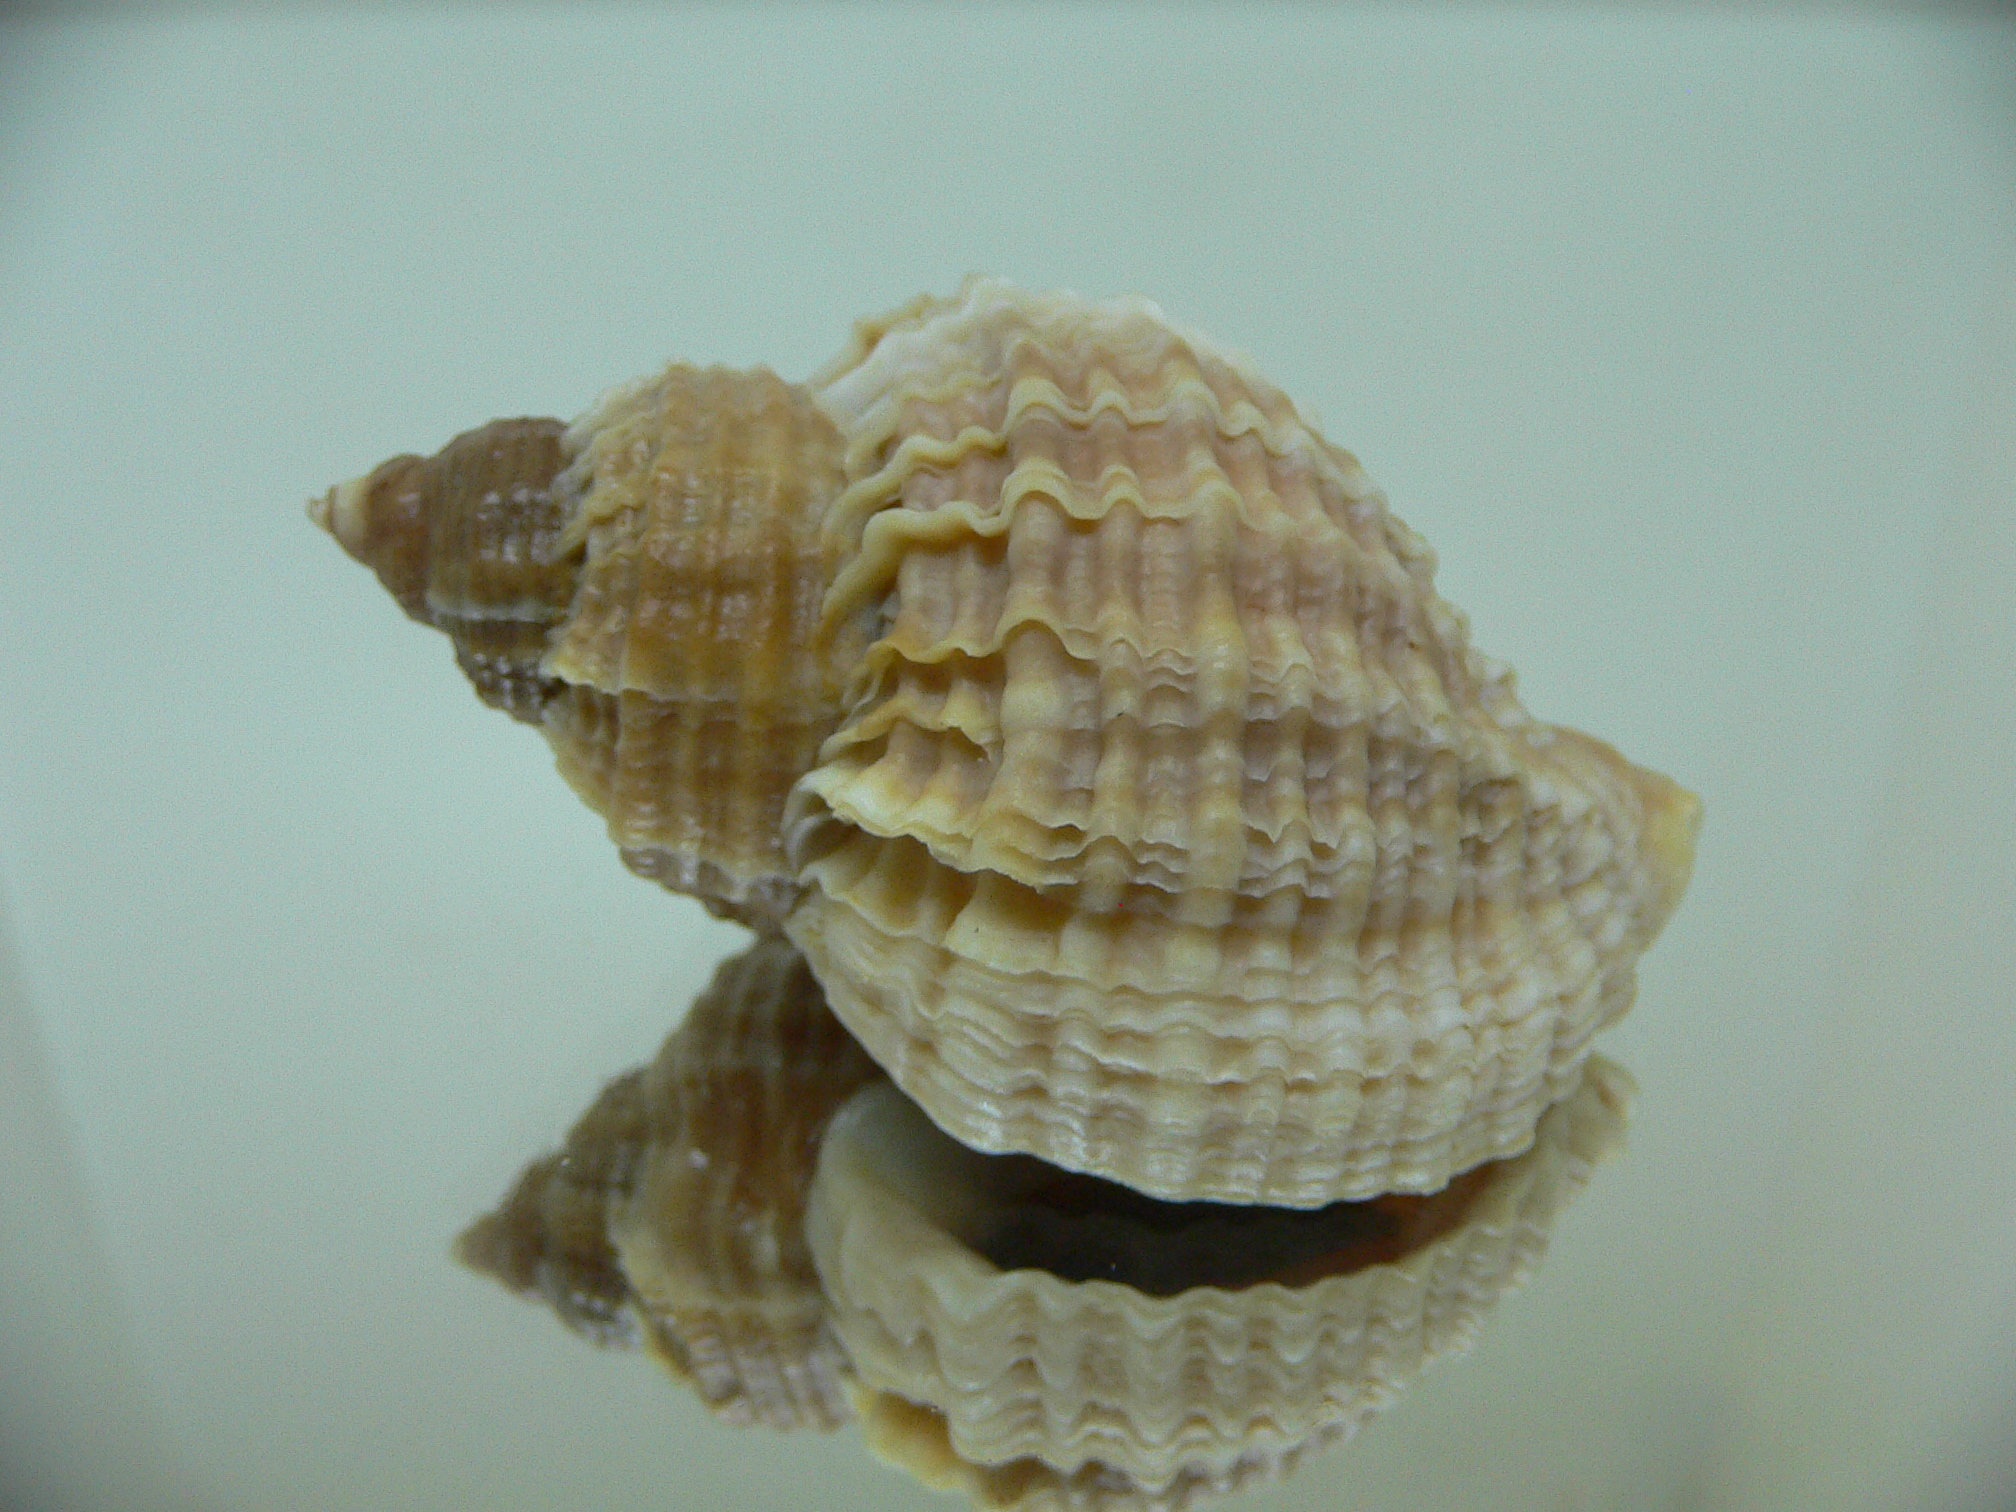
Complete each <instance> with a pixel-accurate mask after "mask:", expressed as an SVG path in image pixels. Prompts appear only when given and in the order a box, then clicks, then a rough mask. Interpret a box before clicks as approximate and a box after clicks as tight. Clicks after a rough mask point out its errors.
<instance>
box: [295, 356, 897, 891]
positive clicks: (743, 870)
mask: <svg viewBox="0 0 2016 1512" xmlns="http://www.w3.org/2000/svg"><path fill="white" fill-rule="evenodd" d="M840 447H841V442H840V437H839V434H838V432H837V431H836V430H835V429H834V427H833V425H832V423H831V422H830V421H829V420H828V419H827V418H826V417H825V415H824V414H823V413H822V412H821V411H819V410H818V409H817V408H816V407H814V406H813V405H812V403H811V402H810V400H809V399H808V398H807V397H806V395H805V393H804V391H803V390H802V389H799V388H797V387H794V386H792V385H788V384H786V383H784V382H783V381H782V380H780V379H779V378H777V377H776V376H775V375H774V374H772V373H769V372H766V371H762V370H760V369H759V370H757V371H755V372H750V373H738V372H730V371H728V370H727V369H724V368H710V369H705V370H702V369H698V368H693V367H688V366H684V365H675V366H673V367H671V368H669V369H667V370H666V371H665V372H664V373H662V374H660V375H659V376H657V377H656V378H652V379H649V380H645V381H642V382H639V383H634V384H630V385H628V386H626V387H624V388H621V389H617V390H613V391H612V392H611V393H609V394H608V395H605V396H604V398H603V399H602V400H601V401H600V402H599V403H598V404H597V405H596V406H595V407H594V408H593V409H592V410H590V411H589V413H588V414H587V415H585V416H583V417H582V418H581V419H580V420H579V421H577V422H576V423H575V424H574V425H573V426H571V427H562V425H561V424H560V422H558V421H554V420H517V421H500V422H497V423H496V424H495V425H491V426H486V427H484V428H483V429H482V430H480V431H474V432H470V433H469V434H468V435H465V436H461V437H458V438H456V440H455V441H453V442H451V443H450V444H449V446H448V447H447V448H445V449H444V450H443V451H442V452H441V453H440V454H438V455H437V456H435V457H431V458H419V457H398V458H394V459H393V460H392V461H390V462H387V463H385V464H383V465H382V466H381V467H379V468H377V469H376V470H375V471H373V472H372V473H371V474H370V475H368V476H367V477H365V478H361V479H358V480H356V481H355V482H353V483H348V484H344V485H342V486H341V487H340V488H337V489H333V490H331V492H330V493H329V495H328V496H327V497H325V498H324V499H321V500H318V501H316V503H315V504H314V505H312V506H311V512H313V514H314V515H315V518H316V519H317V520H318V521H319V522H320V523H322V524H323V525H324V526H325V527H327V528H328V529H329V530H330V531H331V533H332V534H334V535H335V536H336V537H337V539H338V540H339V541H341V542H342V543H343V545H344V547H345V548H346V549H347V550H349V551H350V553H351V554H352V555H353V556H356V557H358V558H359V559H360V560H363V561H365V562H366V563H368V564H369V565H371V566H372V567H373V568H375V569H376V570H377V571H378V573H379V575H380V577H381V578H382V579H383V580H384V581H385V584H386V586H387V587H388V588H389V589H390V590H391V591H392V593H393V594H394V596H395V597H397V598H398V599H399V601H400V603H401V604H402V605H403V606H405V607H406V609H407V610H408V612H409V613H411V614H413V615H414V616H415V617H416V618H419V619H422V620H423V621H424V622H426V623H428V624H432V625H434V626H436V627H437V628H439V629H442V630H444V631H446V632H447V633H448V634H449V635H450V637H451V638H452V639H453V640H454V642H455V646H456V658H457V660H458V662H459V663H460V664H461V665H462V667H463V669H464V670H465V671H466V672H468V674H469V676H470V678H471V680H472V681H474V682H475V684H476V687H477V691H478V692H479V693H480V694H482V695H483V697H484V698H485V699H486V700H487V701H489V702H491V703H495V704H498V705H500V706H502V707H505V708H507V709H508V710H509V711H510V712H512V713H513V714H515V715H517V716H518V717H520V718H522V719H526V720H528V721H530V722H533V723H537V724H540V725H541V726H542V727H543V728H544V730H545V732H546V735H547V738H548V739H549V740H550V741H551V743H552V745H553V748H554V752H555V755H556V756H557V758H558V763H559V768H560V772H561V775H562V776H563V777H565V778H566V780H567V781H568V783H569V784H570V785H571V786H572V787H573V788H574V790H575V791H576V792H577V793H579V794H580V795H581V797H582V798H583V799H584V800H585V801H586V802H587V803H588V805H589V806H590V807H591V808H593V809H594V810H595V811H596V812H597V813H598V814H601V815H602V816H603V817H604V818H605V819H606V820H607V821H608V825H609V834H610V838H611V839H613V840H614V841H615V842H616V844H617V845H618V846H619V847H620V848H621V850H622V854H623V857H624V860H625V861H626V862H627V863H628V864H629V865H630V866H631V867H632V868H633V869H634V870H636V871H638V872H640V873H642V874H643V875H645V876H648V877H653V878H655V879H657V880H658V881H660V882H662V883H664V884H665V885H666V886H668V887H672V888H676V889H678V890H680V891H684V892H691V893H697V894H698V895H700V896H701V897H702V898H703V899H705V900H706V901H707V902H708V903H709V905H710V906H711V907H713V908H714V909H715V910H716V911H717V912H722V913H726V914H730V915H732V916H734V917H738V918H742V919H745V920H746V921H748V922H751V923H754V924H757V925H760V926H765V927H774V926H775V924H776V922H777V920H778V919H779V917H780V916H781V914H782V911H783V909H784V908H785V907H786V906H787V905H788V902H789V900H790V897H791V895H792V894H793V892H794V891H795V884H794V883H793V881H792V880H791V878H790V875H789V869H788V867H787V866H786V863H785V861H784V852H783V845H782V840H781V835H780V822H781V817H782V812H783V805H784V800H785V797H786V795H787V794H788V792H789V791H790V788H791V785H792V783H794V782H795V781H796V780H797V779H798V777H799V776H800V775H802V774H803V773H804V771H805V770H806V769H807V768H808V767H809V766H810V765H811V764H812V761H813V758H814V756H815V754H816V752H817V751H818V748H819V743H820V742H821V741H822V740H823V739H824V738H825V737H826V735H827V734H828V733H830V732H831V730H832V728H833V727H834V725H835V724H836V723H837V722H838V719H839V714H840V703H839V693H840V685H841V671H840V670H837V669H836V664H835V663H834V662H833V661H832V660H831V659H829V658H827V657H824V656H822V655H820V654H819V653H817V652H816V651H815V649H814V641H815V639H816V638H817V629H818V623H819V616H820V611H821V602H822V598H823V595H824V593H825V589H826V585H827V583H828V581H829V579H830V578H831V577H832V575H833V573H834V570H835V565H834V563H833V562H832V561H831V560H830V552H829V550H828V548H827V546H826V545H825V544H824V543H823V542H822V539H821V534H820V524H821V520H822V517H823V515H824V513H825V510H826V506H827V504H828V503H829V502H830V501H831V499H832V498H833V497H834V495H835V494H837V493H838V491H839V488H840V481H841V473H840ZM859 639H860V637H859V636H855V637H853V638H851V639H850V638H849V637H848V636H846V635H844V634H843V635H839V636H836V637H833V638H832V640H831V646H832V650H833V653H834V656H836V657H839V658H841V663H840V664H839V665H841V666H844V662H845V659H846V658H849V657H851V656H852V655H854V654H856V652H857V650H858V641H859Z"/></svg>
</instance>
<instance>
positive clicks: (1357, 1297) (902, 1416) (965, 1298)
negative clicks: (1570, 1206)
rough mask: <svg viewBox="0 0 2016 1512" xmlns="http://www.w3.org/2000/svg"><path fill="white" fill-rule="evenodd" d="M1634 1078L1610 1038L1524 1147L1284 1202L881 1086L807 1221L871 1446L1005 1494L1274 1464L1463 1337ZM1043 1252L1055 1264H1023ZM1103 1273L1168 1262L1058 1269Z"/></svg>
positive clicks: (1158, 1481) (1170, 1492) (834, 1132)
mask: <svg viewBox="0 0 2016 1512" xmlns="http://www.w3.org/2000/svg"><path fill="white" fill-rule="evenodd" d="M1629 1095H1630V1080H1629V1078H1628V1076H1627V1075H1626V1074H1625V1073H1624V1072H1623V1071H1622V1070H1621V1069H1620V1068H1618V1067H1616V1066H1614V1065H1612V1064H1611V1063H1609V1062H1608V1061H1605V1060H1603V1059H1602V1058H1600V1057H1597V1058H1594V1059H1592V1060H1591V1061H1590V1062H1589V1063H1588V1066H1587V1069H1586V1071H1585V1073H1584V1077H1583V1081H1582V1084H1581V1086H1580V1088H1579V1089H1578V1090H1577V1091H1576V1092H1575V1093H1573V1094H1571V1095H1570V1096H1569V1097H1568V1098H1567V1099H1565V1100H1564V1101H1562V1102H1561V1103H1558V1104H1557V1105H1556V1106H1555V1107H1554V1108H1553V1109H1551V1110H1550V1111H1549V1112H1548V1114H1547V1116H1546V1117H1545V1118H1544V1119H1543V1120H1542V1121H1541V1125H1540V1130H1539V1137H1538V1138H1537V1140H1536V1141H1535V1143H1534V1145H1533V1146H1532V1148H1531V1149H1529V1150H1528V1151H1526V1153H1524V1154H1523V1155H1520V1156H1517V1157H1515V1158H1512V1159H1509V1160H1505V1161H1498V1162H1494V1163H1492V1164H1489V1165H1486V1166H1482V1167H1479V1168H1477V1169H1475V1170H1473V1171H1471V1172H1469V1173H1467V1174H1466V1175H1464V1176H1462V1177H1459V1178H1458V1179H1457V1180H1456V1181H1455V1182H1452V1183H1451V1184H1450V1185H1449V1186H1448V1187H1445V1188H1444V1189H1443V1190H1442V1191H1441V1192H1439V1193H1436V1194H1435V1195H1433V1196H1428V1197H1418V1196H1394V1197H1385V1198H1376V1199H1373V1200H1371V1201H1369V1202H1350V1203H1339V1204H1335V1205H1333V1206H1331V1207H1328V1208H1323V1209H1319V1210H1314V1211H1310V1210H1297V1211H1285V1212H1284V1211H1270V1210H1266V1209H1252V1208H1247V1209H1239V1208H1223V1207H1216V1206H1214V1205H1207V1204H1163V1203H1154V1202H1150V1201H1148V1200H1146V1199H1142V1198H1139V1197H1136V1196H1134V1195H1133V1194H1131V1193H1128V1192H1126V1191H1125V1189H1121V1188H1114V1187H1111V1186H1106V1184H1104V1183H1096V1184H1095V1183H1092V1182H1091V1181H1090V1180H1089V1179H1088V1178H1084V1177H1063V1176H1061V1174H1060V1173H1059V1172H1057V1171H1056V1170H1054V1169H1051V1168H1045V1167H1043V1166H1041V1165H1039V1164H1038V1163H1037V1162H1035V1161H1033V1160H1029V1159H1027V1158H1026V1157H1003V1156H986V1155H979V1154H976V1153H974V1152H973V1151H971V1150H968V1149H965V1148H964V1147H962V1146H960V1145H958V1144H956V1143H954V1142H953V1141H952V1140H950V1139H947V1138H946V1137H945V1136H944V1135H943V1134H942V1133H940V1132H939V1131H938V1130H937V1129H936V1128H935V1127H933V1126H932V1124H931V1122H930V1121H929V1120H928V1119H927V1118H925V1117H924V1116H923V1115H922V1113H921V1112H919V1111H918V1109H917V1108H916V1107H915V1106H914V1105H913V1104H910V1103H909V1102H908V1101H907V1100H905V1099H904V1098H903V1097H902V1096H901V1094H900V1093H898V1092H896V1090H895V1089H894V1088H892V1087H889V1086H887V1085H880V1086H876V1087H871V1088H869V1089H867V1090H865V1091H863V1092H862V1093H860V1094H858V1095H857V1096H856V1097H855V1098H854V1099H853V1100H852V1101H851V1102H850V1103H849V1104H848V1105H847V1107H845V1108H844V1109H842V1110H841V1112H840V1113H839V1115H838V1116H837V1117H836V1118H835V1119H834V1122H833V1124H832V1126H831V1127H830V1128H829V1130H828V1131H827V1136H826V1141H825V1146H824V1150H823V1153H822V1155H821V1158H820V1169H819V1179H818V1181H817V1183H816V1184H815V1185H814V1187H813V1193H812V1206H811V1210H810V1213H809V1218H808V1229H809V1233H810V1236H811V1243H812V1250H813V1254H814V1256H815V1257H816V1259H817V1261H818V1265H819V1275H820V1278H821V1280H822V1281H823V1282H824V1284H825V1287H826V1292H827V1296H828V1298H829V1300H830V1302H831V1303H832V1306H833V1316H834V1326H835V1330H836V1332H837V1333H838V1334H839V1336H840V1339H841V1341H842V1343H843V1344H844V1345H845V1347H846V1350H847V1354H848V1357H849V1359H850V1360H851V1361H852V1364H853V1367H854V1370H855V1371H856V1373H857V1375H858V1377H859V1379H860V1382H861V1386H862V1388H864V1389H863V1390H861V1391H858V1392H857V1398H861V1399H864V1401H865V1405H864V1406H863V1417H864V1420H865V1421H866V1423H867V1425H868V1431H869V1435H870V1438H871V1441H872V1442H874V1443H875V1444H876V1446H877V1447H878V1449H879V1450H880V1451H881V1452H882V1453H883V1454H884V1455H885V1456H887V1457H889V1458H891V1459H893V1460H895V1461H896V1462H897V1463H899V1464H904V1465H906V1466H908V1467H910V1468H912V1469H914V1470H916V1471H917V1472H918V1473H919V1474H920V1475H922V1476H924V1477H925V1478H927V1479H932V1480H935V1481H937V1482H939V1483H944V1484H951V1485H957V1486H959V1487H961V1488H962V1489H965V1490H966V1491H968V1492H969V1494H971V1495H972V1496H973V1497H974V1498H975V1499H976V1500H977V1501H979V1502H980V1503H981V1504H983V1505H989V1506H1010V1507H1038V1506H1042V1507H1051V1506H1055V1507H1177V1506H1183V1505H1186V1504H1187V1503H1189V1502H1190V1501H1192V1500H1193V1499H1195V1498H1196V1497H1197V1496H1199V1495H1201V1494H1204V1493H1207V1492H1222V1491H1226V1490H1230V1489H1232V1488H1234V1487H1236V1486H1240V1485H1243V1484H1246V1483H1248V1482H1250V1481H1254V1480H1258V1479H1264V1478H1267V1477H1269V1476H1272V1475H1276V1474H1279V1473H1280V1472H1282V1471H1283V1470H1285V1469H1287V1468H1288V1467H1290V1466H1291V1465H1293V1464H1294V1463H1295V1462H1296V1461H1297V1460H1298V1459H1299V1458H1300V1457H1301V1456H1302V1455H1303V1454H1305V1453H1306V1452H1307V1451H1308V1450H1310V1449H1312V1448H1314V1447H1316V1446H1318V1445H1320V1444H1323V1443H1327V1442H1329V1441H1331V1440H1333V1439H1336V1438H1339V1437H1342V1436H1346V1435H1348V1434H1350V1433H1351V1432H1352V1431H1354V1430H1355V1429H1356V1428H1357V1427H1358V1426H1359V1424H1360V1423H1362V1422H1363V1421H1364V1420H1365V1419H1366V1418H1368V1417H1370V1416H1371V1415H1372V1414H1373V1413H1375V1412H1377V1411H1378V1410H1379V1409H1381V1408H1383V1407H1385V1406H1386V1405H1388V1404H1389V1403H1390V1402H1392V1401H1393V1399H1394V1398H1395V1397H1396V1396H1397V1395H1398V1394H1399V1393H1400V1392H1401V1391H1403V1390H1404V1389H1405V1388H1406V1387H1407V1385H1408V1384H1409V1383H1410V1382H1411V1381H1412V1380H1413V1379H1414V1378H1415V1377H1416V1375H1418V1373H1419V1372H1420V1370H1421V1369H1422V1367H1423V1366H1425V1365H1426V1364H1428V1363H1429V1362H1430V1361H1433V1360H1435V1359H1438V1358H1440V1357H1442V1356H1444V1355H1448V1354H1451V1353H1454V1352H1456V1351H1458V1350H1460V1349H1462V1348H1464V1347H1465V1346H1467V1345H1468V1344H1469V1342H1470V1340H1471V1338H1472V1337H1473V1335H1474V1334H1475V1332H1476V1330H1477V1328H1478V1326H1479V1324H1480V1323H1481V1321H1482V1319H1483V1317H1484V1315H1485V1314H1486V1313H1487V1312H1488V1311H1489V1309H1490V1308H1491V1306H1492V1305H1493V1304H1494V1303H1495V1302H1496V1300H1497V1299H1498V1297H1500V1296H1501V1295H1502V1294H1504V1293H1505V1292H1506V1291H1507V1290H1509V1289H1510V1288H1512V1287H1513V1286H1515V1285H1517V1284H1518V1283H1519V1282H1520V1281H1521V1280H1523V1279H1524V1278H1525V1276H1526V1275H1527V1273H1528V1272H1529V1271H1530V1270H1531V1269H1532V1267H1533V1266H1534V1265H1535V1264H1536V1263H1537V1262H1538V1260H1539V1258H1540V1256H1541V1254H1542V1253H1543V1252H1544V1250H1545V1248H1546V1244H1547V1236H1548V1234H1549V1232H1550V1231H1551V1229H1552V1226H1553V1223H1554V1219H1555V1217H1556V1215H1557V1214H1558V1213H1559V1211H1560V1210H1561V1208H1562V1207H1563V1206H1564V1205H1565V1204H1566V1203H1567V1202H1568V1201H1569V1199H1571V1198H1572V1197H1573V1196H1574V1195H1575V1194H1576V1193H1577V1192H1578V1191H1580V1189H1581V1187H1582V1185H1583V1184H1584V1182H1585V1181H1587V1179H1588V1176H1589V1172H1590V1170H1591V1168H1592V1167H1593V1166H1594V1165H1595V1163H1596V1162H1597V1161H1599V1160H1601V1159H1602V1158H1604V1157H1605V1156H1606V1155H1608V1154H1609V1153H1611V1152H1612V1151H1613V1150H1614V1149H1615V1148H1616V1147H1617V1145H1618V1143H1619V1142H1620V1139H1621V1135H1622V1131H1623V1124H1624V1116H1625V1109H1626V1104H1627V1102H1628V1099H1629ZM1095 1186H1105V1188H1106V1189H1105V1191H1103V1192H1100V1191H1098V1190H1095ZM1088 1241H1089V1247H1090V1251H1091V1253H1090V1254H1089V1255H1087V1254H1083V1253H1080V1254H1078V1255H1075V1256H1074V1255H1073V1254H1072V1253H1071V1249H1072V1246H1073V1244H1074V1243H1076V1244H1086V1243H1087V1242H1088ZM1004 1250H1005V1251H1009V1252H1013V1253H1014V1254H1015V1258H1014V1259H1011V1258H1009V1255H1007V1254H1004V1253H1003V1251H1004ZM1032 1251H1035V1252H1045V1253H1046V1254H1048V1255H1054V1256H1056V1257H1058V1259H1059V1260H1061V1261H1062V1262H1063V1263H1062V1264H1058V1263H1057V1261H1055V1260H1053V1261H1052V1262H1051V1264H1050V1265H1049V1266H1048V1267H1046V1268H1034V1267H1030V1268H1015V1267H1016V1265H1017V1264H1018V1262H1019V1260H1020V1259H1021V1258H1022V1257H1023V1256H1026V1255H1027V1254H1029V1253H1030V1252H1032ZM1059 1269H1062V1270H1064V1271H1065V1272H1066V1273H1067V1274H1066V1275H1064V1276H1060V1275H1059V1274H1056V1273H1055V1272H1056V1271H1057V1270H1059ZM1092 1269H1098V1270H1101V1271H1102V1272H1103V1273H1104V1274H1106V1275H1112V1276H1123V1277H1132V1278H1135V1279H1136V1280H1140V1279H1144V1278H1152V1280H1151V1284H1150V1286H1149V1287H1147V1288H1145V1289H1144V1288H1143V1287H1142V1286H1139V1285H1135V1284H1129V1282H1128V1281H1126V1280H1108V1279H1091V1280H1073V1279H1067V1276H1070V1275H1082V1274H1084V1273H1085V1272H1086V1271H1088V1270H1092Z"/></svg>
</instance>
